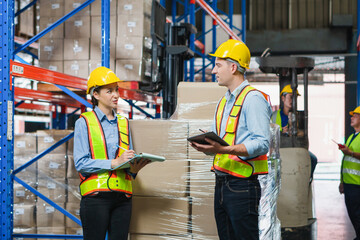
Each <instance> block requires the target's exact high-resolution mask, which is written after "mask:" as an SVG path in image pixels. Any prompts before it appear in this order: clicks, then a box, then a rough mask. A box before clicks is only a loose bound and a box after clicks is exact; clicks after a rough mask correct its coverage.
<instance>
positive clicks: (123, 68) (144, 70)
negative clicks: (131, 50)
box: [116, 58, 151, 81]
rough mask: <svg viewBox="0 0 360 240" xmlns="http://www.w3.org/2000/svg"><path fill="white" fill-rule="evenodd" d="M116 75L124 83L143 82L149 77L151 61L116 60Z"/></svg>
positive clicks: (143, 59)
mask: <svg viewBox="0 0 360 240" xmlns="http://www.w3.org/2000/svg"><path fill="white" fill-rule="evenodd" d="M116 75H117V76H118V77H119V78H120V79H122V80H124V81H143V80H145V79H147V78H150V76H151V59H150V58H147V59H145V58H142V59H136V60H135V59H117V60H116Z"/></svg>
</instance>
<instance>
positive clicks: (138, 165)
mask: <svg viewBox="0 0 360 240" xmlns="http://www.w3.org/2000/svg"><path fill="white" fill-rule="evenodd" d="M150 162H151V161H150V160H145V159H140V160H136V161H134V162H133V163H131V162H130V172H132V173H138V172H139V171H140V170H141V169H142V168H143V167H145V166H146V165H147V164H149V163H150Z"/></svg>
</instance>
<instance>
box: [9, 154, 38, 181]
mask: <svg viewBox="0 0 360 240" xmlns="http://www.w3.org/2000/svg"><path fill="white" fill-rule="evenodd" d="M35 156H36V154H33V155H24V156H21V155H20V156H19V155H15V156H14V169H17V168H19V167H21V166H23V165H24V164H26V163H28V162H29V161H30V160H31V159H33V158H34V157H35ZM36 175H37V162H34V163H32V164H31V165H29V166H27V167H26V168H24V169H23V170H22V171H20V172H19V173H17V174H16V176H17V177H18V178H20V179H21V180H23V181H25V182H26V183H27V184H33V183H36Z"/></svg>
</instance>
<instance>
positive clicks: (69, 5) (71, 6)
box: [65, 0, 90, 16]
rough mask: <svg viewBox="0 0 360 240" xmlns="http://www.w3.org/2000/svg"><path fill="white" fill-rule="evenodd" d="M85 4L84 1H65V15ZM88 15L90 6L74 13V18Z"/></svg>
mask: <svg viewBox="0 0 360 240" xmlns="http://www.w3.org/2000/svg"><path fill="white" fill-rule="evenodd" d="M84 2H86V0H65V14H67V13H69V12H71V11H73V10H75V9H76V8H78V7H80V5H81V4H83V3H84ZM89 15H90V5H89V6H87V7H86V8H84V9H83V10H81V11H80V12H77V13H76V16H89Z"/></svg>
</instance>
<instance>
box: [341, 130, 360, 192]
mask: <svg viewBox="0 0 360 240" xmlns="http://www.w3.org/2000/svg"><path fill="white" fill-rule="evenodd" d="M359 135H360V134H358V135H357V136H356V137H355V139H354V140H353V141H352V142H351V143H350V141H351V139H352V138H353V136H354V134H352V135H351V136H350V137H349V138H348V139H347V141H346V143H345V144H346V146H347V147H348V148H349V149H350V151H352V152H360V137H359ZM341 182H343V183H348V184H356V185H360V160H359V159H357V158H354V157H352V156H349V155H345V156H344V158H343V160H342V164H341Z"/></svg>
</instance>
